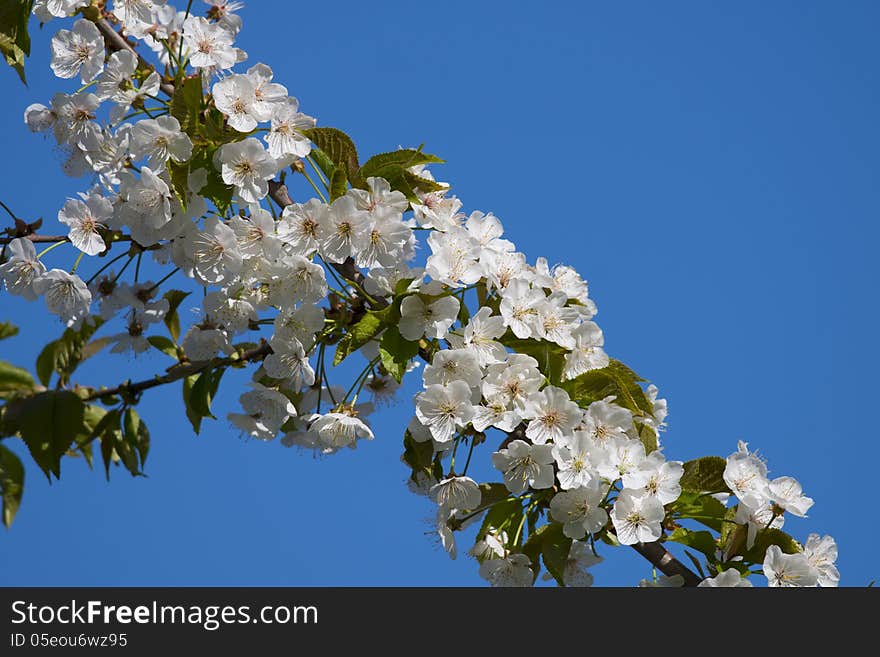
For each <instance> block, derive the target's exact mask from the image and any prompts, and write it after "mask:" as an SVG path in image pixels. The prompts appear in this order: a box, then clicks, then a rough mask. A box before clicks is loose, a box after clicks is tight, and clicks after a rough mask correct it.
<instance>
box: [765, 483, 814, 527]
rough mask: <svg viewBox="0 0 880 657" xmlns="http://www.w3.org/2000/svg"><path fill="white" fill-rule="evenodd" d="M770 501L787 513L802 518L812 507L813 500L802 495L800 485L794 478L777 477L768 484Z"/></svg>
mask: <svg viewBox="0 0 880 657" xmlns="http://www.w3.org/2000/svg"><path fill="white" fill-rule="evenodd" d="M769 491H770V499H771V500H773V501H774V502H775V503H776V505H777V506H780V507H782V508H783V509H785V510H786V511H788V512H789V513H792V514H794V515H796V516H800V517H801V518H803V517H804V516H806V515H807V511H809V510H810V507H811V506H813V498H811V497H807V496H806V495H804V493H803V489H802V488H801V485H800V483H799V482H798V480H797V479H795V478H794V477H777V478H776V479H774V480H773V481H771V482H770V486H769Z"/></svg>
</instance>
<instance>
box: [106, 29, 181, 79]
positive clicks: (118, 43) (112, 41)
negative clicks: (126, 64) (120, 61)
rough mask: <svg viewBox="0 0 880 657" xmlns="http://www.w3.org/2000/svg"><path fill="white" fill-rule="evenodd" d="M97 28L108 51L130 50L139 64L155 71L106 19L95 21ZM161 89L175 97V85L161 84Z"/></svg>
mask: <svg viewBox="0 0 880 657" xmlns="http://www.w3.org/2000/svg"><path fill="white" fill-rule="evenodd" d="M95 27H97V28H98V31H99V32H100V33H101V35H102V36H103V37H104V43H105V44H107V49H108V50H111V51H114V52H115V51H117V50H128V51H131V52H133V53H134V54H135V55H137V58H138V62H140V64H141V66H144V67H147V68H149V69H152V70H155V68H156V67H155V66H153V65H152V64H150V62H148V61H147V60H146V59H144V58H143V57H142V56H141V54H140V53H139V52H138V51H137V50H135V48H134V46H133V45H131V44H130V43H129V42H128V41H126V40H125V37H123V36H122V35H121V34H120V33H119V32H117V31H116V30H115V29H113V26H112V25H110V23H109V22H107V19H105V18H99V19H98V20H96V21H95ZM159 88H160V89H161V90H162V91H164V92H165V93H166V94H168V95H169V96H173V95H174V85H173V84H171V83H170V82H160V83H159Z"/></svg>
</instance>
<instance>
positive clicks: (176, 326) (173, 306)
mask: <svg viewBox="0 0 880 657" xmlns="http://www.w3.org/2000/svg"><path fill="white" fill-rule="evenodd" d="M189 295H190V293H189V292H184V291H183V290H168V291H167V292H166V293H165V294H163V295H162V298H163V299H167V300H168V312H166V313H165V326H167V327H168V333H170V334H171V339H172V340H174V342H175V344H176V343H177V340H178V339H179V338H180V317H179V316H178V314H177V309H178V308H179V307H180V304H181V303H182V302H183V300H184V299H186V298H187V297H188V296H189ZM175 358H177V355H176V354H175Z"/></svg>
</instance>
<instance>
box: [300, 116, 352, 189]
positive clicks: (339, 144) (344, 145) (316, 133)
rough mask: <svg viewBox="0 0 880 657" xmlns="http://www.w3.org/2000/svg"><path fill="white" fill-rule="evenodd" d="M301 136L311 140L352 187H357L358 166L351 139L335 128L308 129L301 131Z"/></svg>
mask: <svg viewBox="0 0 880 657" xmlns="http://www.w3.org/2000/svg"><path fill="white" fill-rule="evenodd" d="M303 134H304V135H305V136H306V137H308V138H309V139H311V140H312V142H313V143H314V144H315V146H317V147H318V148H319V149H321V150H322V151H323V152H324V154H325V155H326V156H327V157H328V158H329V159H330V161H331V162H333V164H334V165H336V167H337V168H339V169H342V170H344V171H345V175H346V177H347V178H348V180H349V181H350V182H351V184H352V185H355V186H356V187H357V186H359V185H358V184H357V182H358V181H359V178H358V170H359V169H360V166H359V165H358V154H357V148H355V145H354V142H353V141H352V140H351V137H349V136H348V135H347V134H345V133H344V132H342V130H338V129H336V128H309V129H307V130H303Z"/></svg>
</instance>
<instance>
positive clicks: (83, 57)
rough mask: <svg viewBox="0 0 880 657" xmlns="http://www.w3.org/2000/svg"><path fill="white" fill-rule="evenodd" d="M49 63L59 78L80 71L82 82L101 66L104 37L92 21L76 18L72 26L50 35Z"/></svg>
mask: <svg viewBox="0 0 880 657" xmlns="http://www.w3.org/2000/svg"><path fill="white" fill-rule="evenodd" d="M51 66H52V70H53V71H54V72H55V75H57V76H58V77H59V78H73V77H76V75H77V74H80V80H81V81H82V83H83V84H86V83H87V82H91V81H92V80H94V79H95V78H96V77H98V75H100V73H101V69H102V68H103V67H104V38H103V37H102V36H101V33H100V32H99V31H98V28H97V27H95V24H94V23H93V22H91V21H88V20H86V19H84V18H80V19H79V20H78V21H76V22H75V23H74V24H73V29H72V30H59V31H58V32H57V33H56V34H55V36H54V37H52V63H51Z"/></svg>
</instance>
